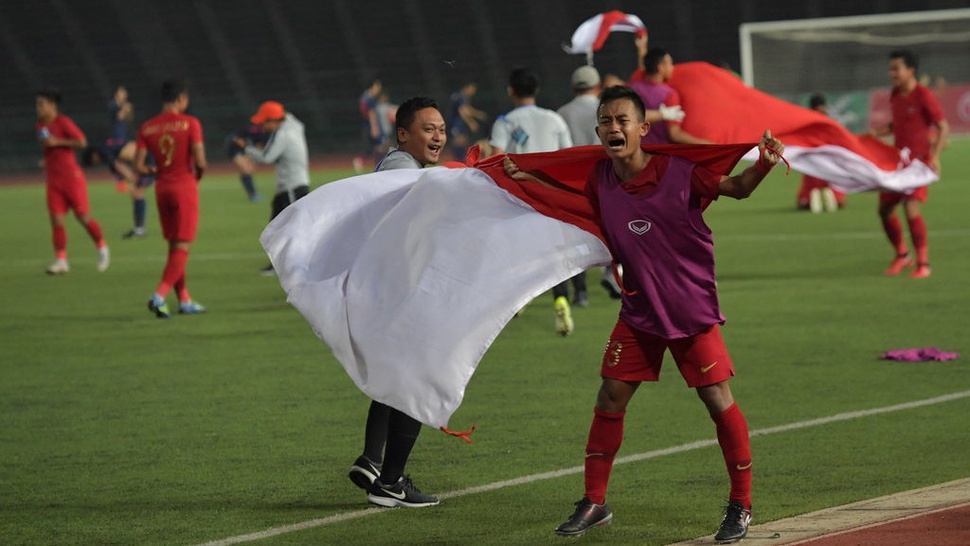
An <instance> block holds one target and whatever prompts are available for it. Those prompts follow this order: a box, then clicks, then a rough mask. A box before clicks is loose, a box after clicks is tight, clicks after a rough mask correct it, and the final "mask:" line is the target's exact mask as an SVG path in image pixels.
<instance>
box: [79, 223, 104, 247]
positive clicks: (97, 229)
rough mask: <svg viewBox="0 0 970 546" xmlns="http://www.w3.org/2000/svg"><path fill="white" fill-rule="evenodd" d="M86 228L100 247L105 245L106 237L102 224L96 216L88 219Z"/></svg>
mask: <svg viewBox="0 0 970 546" xmlns="http://www.w3.org/2000/svg"><path fill="white" fill-rule="evenodd" d="M84 229H86V230H88V235H90V236H91V239H92V240H93V241H94V244H95V245H96V246H97V247H98V248H101V247H103V246H104V237H102V236H101V224H99V223H98V221H97V220H95V219H94V218H92V219H90V220H88V223H86V224H84Z"/></svg>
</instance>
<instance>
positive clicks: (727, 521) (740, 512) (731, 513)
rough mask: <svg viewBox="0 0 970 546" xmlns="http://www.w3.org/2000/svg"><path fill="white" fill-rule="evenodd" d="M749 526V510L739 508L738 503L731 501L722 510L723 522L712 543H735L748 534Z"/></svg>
mask: <svg viewBox="0 0 970 546" xmlns="http://www.w3.org/2000/svg"><path fill="white" fill-rule="evenodd" d="M750 524H751V510H750V509H746V508H745V507H744V506H741V503H740V502H738V501H731V502H729V503H728V505H727V508H725V509H724V521H722V522H721V526H720V527H718V528H717V534H716V535H714V542H717V543H718V544H730V543H732V542H737V541H739V540H741V539H742V538H744V537H745V536H746V535H747V534H748V525H750Z"/></svg>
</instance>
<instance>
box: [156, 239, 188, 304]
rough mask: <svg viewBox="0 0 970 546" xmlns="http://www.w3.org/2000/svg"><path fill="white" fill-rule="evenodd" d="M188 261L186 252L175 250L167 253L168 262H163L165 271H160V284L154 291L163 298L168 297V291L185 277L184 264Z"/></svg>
mask: <svg viewBox="0 0 970 546" xmlns="http://www.w3.org/2000/svg"><path fill="white" fill-rule="evenodd" d="M188 260H189V253H188V251H186V250H181V249H175V250H171V251H169V253H168V261H167V262H165V270H164V271H162V282H160V283H158V288H157V289H156V290H155V292H156V293H158V295H159V296H162V297H163V298H164V297H165V296H167V295H168V291H169V290H171V289H172V286H173V285H174V284H175V283H176V282H178V280H179V279H180V278H183V277H184V276H185V262H187V261H188Z"/></svg>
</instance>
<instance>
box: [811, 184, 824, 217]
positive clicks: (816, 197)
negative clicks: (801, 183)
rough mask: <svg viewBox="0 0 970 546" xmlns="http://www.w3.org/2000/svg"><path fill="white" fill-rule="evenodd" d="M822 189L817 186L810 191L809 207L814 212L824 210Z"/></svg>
mask: <svg viewBox="0 0 970 546" xmlns="http://www.w3.org/2000/svg"><path fill="white" fill-rule="evenodd" d="M823 206H824V205H823V204H822V190H820V189H818V188H815V189H814V190H812V191H810V192H809V193H808V208H809V210H811V211H812V212H813V213H814V214H818V213H820V212H822V207H823Z"/></svg>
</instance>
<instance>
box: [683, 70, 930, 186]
mask: <svg viewBox="0 0 970 546" xmlns="http://www.w3.org/2000/svg"><path fill="white" fill-rule="evenodd" d="M669 84H670V86H671V87H673V88H674V89H676V90H677V92H678V93H679V94H680V99H681V105H682V106H683V109H684V111H685V112H686V113H687V117H685V118H684V121H683V124H682V126H683V128H684V130H686V131H687V132H689V133H691V134H693V135H696V136H699V137H702V138H706V139H709V140H712V141H714V142H718V143H734V142H750V141H752V140H756V139H758V138H760V136H761V134H762V133H763V132H764V130H765V129H770V130H771V134H772V135H773V136H775V137H777V138H778V139H780V140H781V141H782V142H784V143H785V150H786V151H785V157H786V158H787V159H788V160H789V161H790V162H791V166H792V168H793V169H796V170H798V171H801V172H803V173H806V174H810V175H812V176H816V177H819V178H822V179H824V180H827V181H829V182H830V183H832V185H833V186H835V187H836V188H837V189H839V190H841V191H844V192H846V193H854V192H859V191H865V190H874V189H887V190H892V191H910V190H912V189H914V188H917V187H919V186H925V185H927V184H929V183H931V182H933V181H935V180H937V179H938V178H939V177H938V176H937V175H936V173H934V172H933V171H932V169H930V168H929V167H928V166H927V165H925V164H923V163H922V162H920V161H916V160H914V161H912V162H910V161H908V156H907V155H904V154H900V151H899V150H897V149H896V148H894V147H893V146H890V145H888V144H886V143H884V142H882V141H880V140H878V139H875V138H872V137H869V136H865V135H853V134H852V133H850V132H849V131H848V130H847V129H846V128H845V127H843V126H841V125H839V124H838V122H836V121H835V120H833V119H831V118H829V117H828V116H826V115H824V114H822V113H820V112H816V111H814V110H810V109H808V108H804V107H801V106H798V105H795V104H791V103H788V102H785V101H783V100H781V99H778V98H775V97H773V96H771V95H768V94H767V93H764V92H762V91H758V90H757V89H752V88H750V87H748V86H746V85H745V84H744V82H742V81H741V80H740V79H738V78H737V77H736V76H735V75H734V74H732V73H731V72H729V71H727V70H724V69H722V68H718V67H716V66H713V65H710V64H708V63H701V62H691V63H682V64H678V65H676V69H675V70H674V75H673V77H672V78H671V80H670V82H669ZM754 157H756V156H755V155H753V154H750V155H748V156H747V159H753V158H754Z"/></svg>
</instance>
